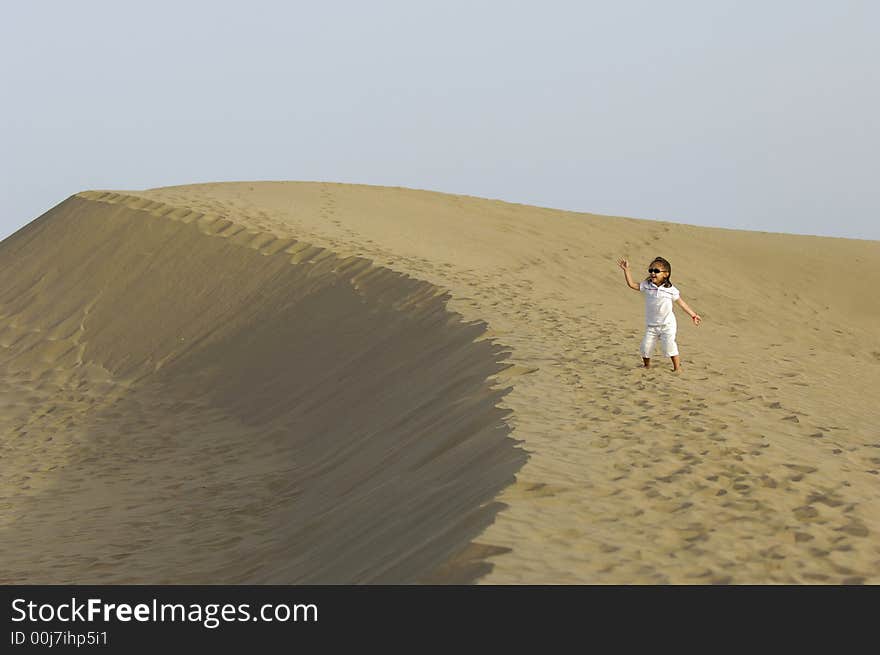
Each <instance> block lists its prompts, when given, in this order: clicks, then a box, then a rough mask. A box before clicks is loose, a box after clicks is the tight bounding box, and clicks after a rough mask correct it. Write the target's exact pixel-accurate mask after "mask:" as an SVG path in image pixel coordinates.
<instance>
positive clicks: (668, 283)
mask: <svg viewBox="0 0 880 655" xmlns="http://www.w3.org/2000/svg"><path fill="white" fill-rule="evenodd" d="M654 264H663V266H664V268H665V269H666V270H667V271H669V275H667V276H666V279H665V280H664V281H663V286H664V287H671V286H672V264H670V263H669V262H668V261H666V260H665V259H663V258H662V257H654V259H652V260H651V265H652V266H653V265H654ZM645 280H646V281H647V282H650V281H651V276H650V275H649V276H648V277H646V278H645Z"/></svg>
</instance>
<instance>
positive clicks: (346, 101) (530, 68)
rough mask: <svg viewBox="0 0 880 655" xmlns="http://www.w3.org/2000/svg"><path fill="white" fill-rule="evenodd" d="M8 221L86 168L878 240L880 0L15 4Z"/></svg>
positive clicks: (36, 211) (4, 170) (0, 155)
mask: <svg viewBox="0 0 880 655" xmlns="http://www.w3.org/2000/svg"><path fill="white" fill-rule="evenodd" d="M3 9H4V11H3V20H2V24H0V67H2V68H0V71H2V87H0V88H2V98H3V100H2V103H0V135H2V149H0V175H2V191H0V238H2V237H5V236H7V235H9V234H11V233H12V232H13V231H15V230H17V229H18V228H20V227H22V226H23V225H25V224H26V223H28V222H30V221H31V220H33V219H34V218H36V217H37V216H38V215H40V214H41V213H43V212H44V211H46V210H47V209H48V208H50V207H51V206H53V205H55V204H57V203H58V202H60V201H61V200H63V199H64V198H66V197H67V196H69V195H70V194H72V193H75V192H77V191H79V190H82V189H94V188H109V189H143V188H149V187H157V186H166V185H174V184H188V183H195V182H213V181H233V180H322V181H335V182H353V183H361V184H381V185H390V186H405V187H413V188H419V189H431V190H435V191H444V192H449V193H463V194H469V195H475V196H481V197H489V198H498V199H502V200H507V201H510V202H520V203H526V204H533V205H541V206H545V207H555V208H560V209H570V210H575V211H587V212H596V213H601V214H615V215H622V216H631V217H635V218H655V219H662V220H669V221H675V222H680V223H692V224H698V225H709V226H720V227H732V228H738V229H752V230H766V231H775V232H792V233H802V234H821V235H830V236H845V237H856V238H868V239H880V221H878V218H880V184H878V182H877V181H876V178H877V176H878V171H880V166H878V163H880V161H878V160H880V128H878V124H877V117H878V116H880V84H878V83H880V73H878V62H880V38H878V37H880V33H878V26H880V3H876V2H869V1H867V0H866V1H862V2H859V1H855V0H834V1H832V0H825V1H822V2H815V1H795V0H763V1H759V0H738V1H734V0H704V1H702V2H698V1H677V0H668V1H666V2H656V1H654V2H652V1H639V2H636V1H630V2H628V1H625V0H623V1H615V2H608V1H607V0H603V1H601V2H593V1H586V0H584V1H580V2H574V1H571V2H560V1H554V0H540V1H538V0H534V1H532V2H517V1H515V0H514V1H504V2H501V1H485V2H480V1H478V0H472V1H470V2H464V1H459V0H442V1H440V0H430V1H424V2H419V1H418V0H411V1H408V2H405V1H391V0H372V1H370V2H354V1H349V2H343V1H334V0H322V1H320V2H317V1H315V0H310V1H308V2H297V1H290V2H265V1H259V0H256V1H254V0H250V1H248V2H243V1H242V2H223V1H214V2H187V1H186V0H176V1H175V2H168V1H165V0H153V1H151V2H137V3H135V2H123V1H119V0H117V1H115V2H109V1H97V0H77V1H76V2H70V1H61V0H58V1H48V0H46V1H36V0H35V1H33V2H15V3H5V4H4V8H3Z"/></svg>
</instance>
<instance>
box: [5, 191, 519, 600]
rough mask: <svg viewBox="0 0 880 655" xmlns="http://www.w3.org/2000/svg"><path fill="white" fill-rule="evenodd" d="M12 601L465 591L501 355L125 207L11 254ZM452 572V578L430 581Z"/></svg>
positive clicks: (399, 279)
mask: <svg viewBox="0 0 880 655" xmlns="http://www.w3.org/2000/svg"><path fill="white" fill-rule="evenodd" d="M0 279H2V280H3V283H2V285H0V435H2V440H3V442H2V474H3V478H2V480H3V481H2V487H0V493H2V498H0V502H2V507H3V512H2V525H0V535H2V538H0V544H2V546H0V553H2V557H0V579H2V581H3V582H5V583H122V582H128V583H131V582H137V583H221V582H226V583H306V582H321V583H341V582H354V583H375V582H417V581H420V580H421V579H431V578H430V576H432V575H433V576H434V579H436V576H438V575H440V580H441V581H470V580H472V579H473V578H474V576H476V575H477V574H479V573H483V572H485V568H486V566H485V565H483V568H480V565H479V563H470V564H469V563H467V562H462V563H461V564H459V565H451V564H450V563H449V559H450V557H452V556H454V555H456V554H459V553H461V552H462V551H463V550H465V552H467V550H466V549H467V547H468V544H469V543H470V541H471V539H473V538H474V537H476V536H477V535H479V534H480V533H481V531H482V530H484V529H485V528H486V527H487V525H488V524H489V523H490V522H491V521H492V520H493V517H494V515H495V513H496V512H497V511H498V509H499V508H500V507H501V505H500V504H499V503H497V502H494V501H493V499H494V498H495V496H496V495H497V494H498V493H499V492H500V491H501V490H502V489H503V488H504V486H506V485H508V484H510V483H512V482H513V480H514V474H515V472H516V471H517V470H518V469H519V468H520V467H521V465H522V464H523V462H524V460H525V458H526V454H525V452H524V451H523V450H522V449H521V448H519V447H518V446H517V445H516V443H515V442H514V440H513V439H512V438H511V437H510V435H509V432H510V428H509V426H508V425H507V423H506V421H505V417H506V415H507V414H509V410H506V409H501V408H500V407H499V406H498V405H499V402H500V400H501V398H502V396H503V395H504V393H505V389H504V388H503V387H501V386H499V385H498V384H496V383H495V382H496V381H495V380H494V379H493V376H495V375H496V374H498V373H499V372H500V371H502V370H503V369H504V368H505V366H506V365H505V364H504V361H503V360H504V357H505V355H506V354H507V351H506V350H505V349H504V347H503V346H501V345H498V344H496V343H495V342H494V341H492V340H489V339H486V338H485V335H484V332H485V327H486V326H485V324H483V323H481V322H475V321H471V322H463V321H462V320H461V317H460V316H458V315H455V314H453V313H451V312H450V311H449V310H448V309H447V308H446V301H447V297H446V296H445V295H444V293H443V292H442V291H441V290H440V289H438V288H437V287H435V286H433V285H431V284H429V283H427V282H425V281H421V280H417V279H413V278H411V277H408V276H405V275H402V274H400V273H397V272H394V271H391V270H389V269H387V268H382V267H378V266H375V265H372V264H371V263H370V262H368V261H366V260H364V259H362V258H357V257H340V256H338V255H336V254H334V253H333V252H331V251H329V250H327V249H323V248H320V247H315V246H312V245H310V244H308V243H306V242H304V241H300V240H295V239H294V238H276V237H275V236H273V235H271V234H266V233H265V232H261V231H259V230H254V229H245V227H244V226H243V225H241V224H237V223H236V222H234V221H230V220H227V219H224V218H221V217H219V216H217V215H211V214H204V213H201V212H197V211H193V210H191V209H189V208H187V207H186V206H182V207H181V206H175V205H169V204H162V203H158V202H148V201H145V200H142V199H140V198H137V197H133V196H127V195H124V194H101V193H97V194H96V193H84V194H80V195H78V196H75V197H71V198H69V199H68V200H66V201H65V202H63V203H61V204H60V205H58V206H57V207H55V208H54V209H53V210H51V211H49V212H48V213H47V214H45V215H43V216H42V217H40V218H39V219H38V220H36V221H34V222H33V223H31V224H30V225H28V226H27V227H26V228H24V229H22V230H21V231H19V232H18V233H16V234H15V235H13V236H12V237H10V238H9V239H7V240H5V241H4V242H3V243H2V244H0ZM438 571H439V573H438Z"/></svg>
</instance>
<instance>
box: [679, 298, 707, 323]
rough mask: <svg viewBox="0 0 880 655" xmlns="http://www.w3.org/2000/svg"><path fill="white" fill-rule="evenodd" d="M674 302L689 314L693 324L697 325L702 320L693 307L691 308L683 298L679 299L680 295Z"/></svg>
mask: <svg viewBox="0 0 880 655" xmlns="http://www.w3.org/2000/svg"><path fill="white" fill-rule="evenodd" d="M675 302H677V303H678V305H679V306H680V307H681V308H682V309H683V310H684V311H686V312H687V314H688V316H690V317H691V319H693V321H694V325H699V324H700V323H701V322H702V321H703V319H702V318H701V317H700V315H699V314H697V312H695V311H694V310H693V309H691V308H690V306H689V305H688V304H687V303H686V302H685V301H684V300H682V299H681V296H679V297H678V300H676V301H675Z"/></svg>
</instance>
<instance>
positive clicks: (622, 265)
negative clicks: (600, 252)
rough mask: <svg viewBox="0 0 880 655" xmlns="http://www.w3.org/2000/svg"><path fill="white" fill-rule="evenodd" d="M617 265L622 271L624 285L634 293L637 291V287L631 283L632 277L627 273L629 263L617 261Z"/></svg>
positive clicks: (622, 260)
mask: <svg viewBox="0 0 880 655" xmlns="http://www.w3.org/2000/svg"><path fill="white" fill-rule="evenodd" d="M617 265H618V266H620V268H622V269H623V275H624V276H625V277H626V285H627V286H628V287H629V288H630V289H633V290H634V291H638V290H639V285H638V284H636V283H635V282H633V279H632V275H630V272H629V262H628V261H627V260H625V259H618V260H617Z"/></svg>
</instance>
